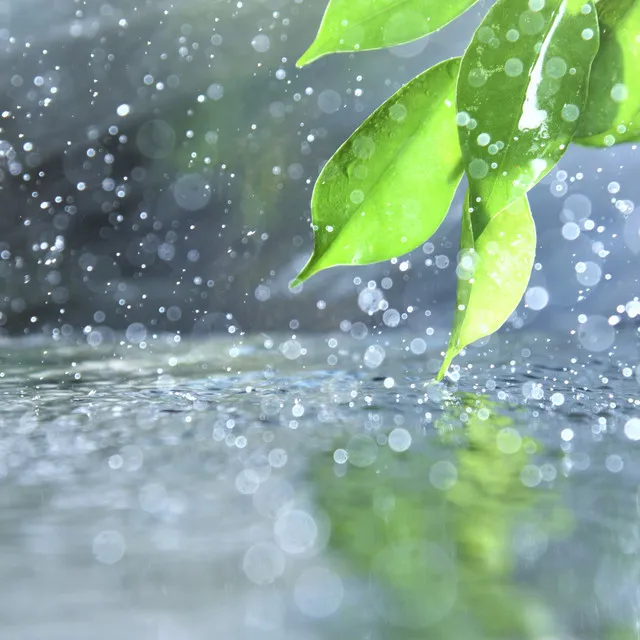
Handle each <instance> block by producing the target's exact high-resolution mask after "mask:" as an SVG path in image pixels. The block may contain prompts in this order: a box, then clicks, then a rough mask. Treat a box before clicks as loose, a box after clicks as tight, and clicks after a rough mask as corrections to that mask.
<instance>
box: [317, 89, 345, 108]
mask: <svg viewBox="0 0 640 640" xmlns="http://www.w3.org/2000/svg"><path fill="white" fill-rule="evenodd" d="M318 107H320V111H322V112H323V113H328V114H331V113H335V112H336V111H339V109H340V107H342V97H341V96H340V94H339V93H338V92H337V91H334V90H333V89H325V90H324V91H321V92H320V93H319V94H318Z"/></svg>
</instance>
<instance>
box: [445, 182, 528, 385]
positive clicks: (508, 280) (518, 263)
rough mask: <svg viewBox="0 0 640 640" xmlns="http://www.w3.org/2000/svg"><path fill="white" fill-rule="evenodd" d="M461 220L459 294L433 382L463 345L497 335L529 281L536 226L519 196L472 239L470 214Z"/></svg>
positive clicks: (524, 199)
mask: <svg viewBox="0 0 640 640" xmlns="http://www.w3.org/2000/svg"><path fill="white" fill-rule="evenodd" d="M468 197H469V196H468V195H467V204H466V205H465V207H464V211H463V216H462V233H461V237H460V256H459V261H458V268H457V274H458V290H457V294H456V311H455V315H454V320H453V331H452V334H451V339H450V340H449V346H448V348H447V353H446V355H445V359H444V362H443V364H442V368H441V369H440V372H439V373H438V379H442V378H443V377H444V375H445V374H446V372H447V369H448V368H449V365H450V364H451V361H452V360H453V358H455V356H457V355H458V354H459V353H460V351H462V349H464V348H465V347H466V346H467V345H469V344H471V343H472V342H475V341H476V340H480V338H484V337H486V336H488V335H490V334H492V333H493V332H494V331H497V330H498V329H499V328H500V327H501V326H502V325H503V324H504V323H505V322H506V321H507V319H508V318H509V316H510V315H511V314H512V313H513V311H514V309H515V308H516V307H517V306H518V303H519V302H520V300H521V298H522V296H523V295H524V292H525V290H526V288H527V284H528V282H529V277H530V275H531V269H532V268H533V261H534V257H535V251H536V228H535V224H534V222H533V218H532V216H531V210H530V208H529V202H528V201H527V197H526V196H522V197H521V198H519V199H518V200H516V201H515V202H514V203H512V204H511V205H510V206H509V207H507V208H506V209H503V210H502V211H500V213H498V214H497V215H496V216H494V217H493V218H491V220H490V221H489V222H488V223H487V225H486V226H485V227H484V229H483V230H482V232H481V233H480V234H479V235H478V236H475V235H474V229H473V226H472V224H471V221H472V216H473V215H474V212H473V211H470V210H469V206H468V202H469V200H468Z"/></svg>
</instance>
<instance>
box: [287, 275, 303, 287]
mask: <svg viewBox="0 0 640 640" xmlns="http://www.w3.org/2000/svg"><path fill="white" fill-rule="evenodd" d="M303 282H304V279H303V278H301V277H300V275H297V276H296V277H295V278H294V279H293V280H292V281H291V282H290V283H289V289H295V288H296V287H299V286H300V285H301V284H302V283H303Z"/></svg>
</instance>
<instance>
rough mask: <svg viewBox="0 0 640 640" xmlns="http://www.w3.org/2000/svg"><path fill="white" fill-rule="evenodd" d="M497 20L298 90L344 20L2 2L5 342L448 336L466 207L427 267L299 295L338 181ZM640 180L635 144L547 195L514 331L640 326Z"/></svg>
mask: <svg viewBox="0 0 640 640" xmlns="http://www.w3.org/2000/svg"><path fill="white" fill-rule="evenodd" d="M490 4H491V3H489V2H483V1H481V2H479V3H478V4H477V5H475V6H474V7H473V8H472V9H471V10H470V11H469V12H468V13H467V14H465V15H464V16H463V17H462V18H461V19H459V20H458V21H456V22H455V23H453V24H451V25H449V26H448V27H447V28H445V29H444V30H443V31H441V32H439V33H436V34H433V35H432V36H430V37H428V38H426V39H424V40H421V41H418V42H415V43H411V44H408V45H404V46H401V47H396V48H393V49H389V50H381V51H377V52H367V53H362V54H359V55H344V54H343V55H333V56H329V57H327V58H325V59H322V60H320V61H318V62H316V63H314V64H313V65H311V66H310V67H307V68H305V69H302V70H298V69H296V67H295V61H296V59H297V58H298V57H299V56H300V54H301V53H302V52H303V51H304V50H305V48H306V47H307V46H308V45H309V44H310V43H311V41H312V39H313V37H314V35H315V33H316V31H317V28H318V26H319V23H320V19H321V16H322V13H323V11H324V8H325V6H326V3H325V2H324V1H323V0H246V1H244V2H228V1H227V0H183V1H182V2H180V3H175V4H174V3H171V2H157V1H155V0H154V1H150V0H148V1H146V2H134V1H133V0H112V1H111V2H100V1H96V2H93V1H92V2H86V3H80V2H76V1H74V0H53V1H51V2H47V3H44V2H43V1H42V0H0V69H1V71H0V331H1V332H3V333H4V334H9V335H13V334H15V335H22V334H25V333H29V334H34V333H35V334H39V333H45V334H51V333H53V335H54V336H60V335H72V334H74V333H75V332H82V331H83V332H84V333H85V334H86V335H87V340H88V341H89V343H90V344H92V343H96V345H97V344H101V343H104V342H105V341H108V340H113V339H114V335H115V334H114V333H113V331H114V330H124V331H126V332H127V337H128V338H129V340H130V341H132V342H137V341H138V342H139V341H140V340H141V339H143V338H144V336H145V335H147V334H148V333H149V332H154V333H155V332H159V331H174V332H175V331H180V332H182V333H185V334H193V335H195V336H201V335H203V336H204V335H208V334H211V333H212V332H220V331H222V332H226V331H230V332H238V331H270V330H283V331H287V330H295V331H328V330H339V329H340V328H341V329H342V330H352V331H353V326H354V323H364V324H365V325H367V326H369V327H372V326H379V327H381V328H384V327H388V328H389V329H392V328H394V327H397V326H408V327H409V328H410V329H411V330H412V331H415V332H416V333H418V334H425V333H426V335H431V334H432V333H433V332H434V331H435V332H443V331H446V330H447V327H448V325H449V324H450V320H451V315H452V310H453V301H454V295H455V286H456V281H455V259H456V252H457V247H458V226H459V218H460V207H461V198H462V193H463V188H464V187H461V189H460V191H459V193H458V195H457V196H456V199H455V201H454V204H453V207H452V210H451V212H450V214H449V216H448V217H447V219H446V221H445V222H444V224H443V225H442V227H441V228H440V230H439V231H438V233H437V235H436V236H435V237H434V238H432V239H430V241H429V242H427V243H426V244H425V245H424V246H423V247H422V248H419V249H417V250H416V251H414V252H413V253H412V254H409V255H408V256H406V257H399V259H398V260H397V261H392V262H387V263H381V264H378V265H373V266H371V267H366V268H342V267H341V268H336V269H332V270H330V271H328V272H326V273H322V274H319V275H317V276H315V277H314V278H312V279H311V281H309V282H308V283H305V285H304V286H303V287H301V288H300V289H298V290H296V291H295V292H291V291H290V290H289V288H288V282H289V281H290V279H291V278H292V277H293V276H294V275H295V274H296V272H297V270H298V269H299V268H300V267H301V266H302V265H303V264H304V262H305V261H306V259H307V258H308V256H309V254H310V252H311V249H312V234H311V229H310V224H309V223H310V210H309V200H310V196H311V190H312V186H313V183H314V182H315V179H316V177H317V175H318V173H319V170H320V169H321V167H322V165H323V163H324V162H325V161H326V160H327V159H328V158H329V157H330V156H331V154H332V153H333V152H334V151H335V149H337V147H338V146H339V145H340V144H341V143H342V142H343V141H344V140H345V139H346V138H347V137H348V136H349V134H350V133H351V131H352V130H353V129H354V128H355V127H356V126H357V125H358V124H359V123H360V122H361V121H362V120H363V119H364V118H365V117H366V116H367V115H368V114H369V113H371V111H373V110H374V109H375V108H376V107H377V106H378V105H379V104H380V103H381V102H382V101H383V100H384V99H386V98H387V97H388V96H390V95H391V94H392V93H393V92H395V91H396V90H397V89H398V88H399V87H400V86H401V85H402V84H404V83H405V82H407V81H408V80H409V79H411V78H412V77H413V76H414V75H416V74H417V73H419V72H420V71H422V70H423V69H425V68H427V67H428V66H430V65H432V64H434V63H436V62H438V61H440V60H442V59H445V58H447V57H451V56H455V55H460V54H461V53H462V52H463V50H464V47H465V44H466V43H467V41H468V39H469V37H470V35H471V33H472V31H473V29H474V28H475V26H476V25H477V23H478V21H479V19H480V18H481V16H482V15H483V14H484V12H485V11H486V10H487V8H488V6H489V5H490ZM424 170H425V172H428V171H429V167H428V166H425V167H424ZM637 173H638V151H637V150H636V148H635V146H632V145H625V146H621V147H619V148H612V149H608V150H591V149H582V148H579V147H575V148H573V147H572V148H571V149H570V150H569V152H568V153H567V155H566V156H565V158H564V159H563V160H562V162H561V163H560V165H559V166H558V167H557V168H555V169H554V170H553V171H552V172H551V173H550V174H549V176H548V177H547V178H546V179H545V180H544V181H543V182H542V184H540V185H538V186H537V187H536V188H535V189H534V190H533V191H532V192H531V194H530V199H531V205H532V210H533V213H534V217H535V219H536V222H537V225H538V234H539V243H538V258H537V262H538V264H537V265H536V269H535V270H534V272H533V275H532V280H531V284H530V289H529V291H528V293H527V296H525V301H524V302H523V303H522V304H521V305H520V307H519V308H518V310H517V311H516V313H515V314H514V315H513V316H512V318H511V320H510V322H509V326H510V327H511V328H515V329H517V328H520V327H523V326H535V327H537V328H540V329H543V330H545V331H548V330H551V329H555V330H558V331H565V330H569V331H570V330H572V329H576V328H577V327H578V323H579V321H578V318H579V316H580V314H584V316H586V317H588V318H596V321H595V322H596V324H597V327H600V328H602V323H603V322H605V324H606V322H607V321H608V319H609V317H610V316H612V315H614V314H620V313H621V312H623V313H622V315H624V316H625V317H626V316H627V315H630V316H632V317H633V316H634V315H635V314H636V311H635V309H636V307H638V310H639V311H640V307H639V306H638V305H637V304H635V303H634V302H633V300H634V297H636V296H638V295H639V294H640V286H639V285H638V278H637V266H638V252H639V251H640V234H639V231H640V210H635V206H634V202H635V201H636V200H638V195H639V193H640V185H639V182H638V180H637ZM620 305H623V306H624V308H623V307H621V306H620ZM584 316H583V317H582V318H581V320H580V322H581V323H582V324H584V320H585V317H584ZM613 322H615V320H614V321H613ZM357 326H358V327H361V326H362V325H360V324H358V325H357ZM594 326H595V325H594ZM80 335H81V334H80ZM567 335H569V334H567ZM92 341H93V342H92Z"/></svg>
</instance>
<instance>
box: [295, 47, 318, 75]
mask: <svg viewBox="0 0 640 640" xmlns="http://www.w3.org/2000/svg"><path fill="white" fill-rule="evenodd" d="M314 47H315V42H314V43H313V44H312V45H311V46H310V47H309V48H308V49H307V50H306V51H305V52H304V53H303V54H302V55H301V56H300V57H299V58H298V61H297V62H296V67H297V68H298V69H302V67H306V66H307V65H309V64H311V63H312V62H313V61H314V60H316V59H317V58H319V57H320V55H322V54H320V55H317V54H316V53H315V51H314Z"/></svg>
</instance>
